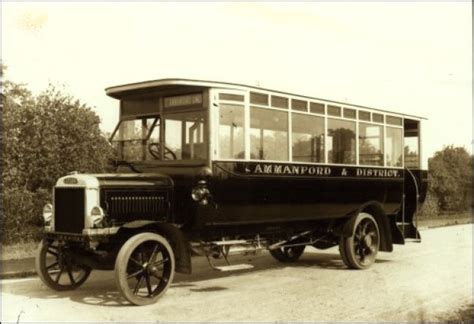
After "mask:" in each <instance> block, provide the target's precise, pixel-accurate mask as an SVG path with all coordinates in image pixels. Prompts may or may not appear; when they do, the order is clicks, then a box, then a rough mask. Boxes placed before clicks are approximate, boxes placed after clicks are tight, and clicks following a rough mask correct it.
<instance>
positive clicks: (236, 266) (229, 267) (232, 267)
mask: <svg viewBox="0 0 474 324" xmlns="http://www.w3.org/2000/svg"><path fill="white" fill-rule="evenodd" d="M213 268H214V269H215V270H218V271H223V272H224V271H237V270H248V269H252V268H253V265H251V264H246V263H241V264H234V265H227V266H214V267H213Z"/></svg>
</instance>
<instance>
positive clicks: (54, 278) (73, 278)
mask: <svg viewBox="0 0 474 324" xmlns="http://www.w3.org/2000/svg"><path fill="white" fill-rule="evenodd" d="M35 267H36V272H37V273H38V276H39V277H40V279H41V281H43V283H44V284H45V285H46V286H48V287H49V288H51V289H54V290H58V291H65V290H74V289H76V288H78V287H79V286H81V285H82V284H83V283H84V282H85V281H86V280H87V278H88V277H89V275H90V273H91V268H89V267H88V266H86V265H82V264H80V263H78V262H76V260H75V259H74V257H73V255H72V253H71V251H70V250H69V248H68V247H67V245H64V244H59V242H58V241H53V240H42V241H41V242H40V244H39V246H38V250H37V253H36V260H35Z"/></svg>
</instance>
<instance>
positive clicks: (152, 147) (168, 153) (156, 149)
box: [148, 143, 177, 160]
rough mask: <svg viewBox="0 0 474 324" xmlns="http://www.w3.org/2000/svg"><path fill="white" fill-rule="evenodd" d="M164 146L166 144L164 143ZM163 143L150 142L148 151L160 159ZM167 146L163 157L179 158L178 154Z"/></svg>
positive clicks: (167, 158)
mask: <svg viewBox="0 0 474 324" xmlns="http://www.w3.org/2000/svg"><path fill="white" fill-rule="evenodd" d="M163 146H164V145H163ZM161 147H162V146H161V144H160V143H150V144H148V152H150V154H151V156H153V157H154V158H155V159H157V160H160V159H161ZM164 148H165V151H164V154H163V158H164V159H165V160H177V158H176V154H174V152H173V151H172V150H171V149H170V148H168V147H166V146H164Z"/></svg>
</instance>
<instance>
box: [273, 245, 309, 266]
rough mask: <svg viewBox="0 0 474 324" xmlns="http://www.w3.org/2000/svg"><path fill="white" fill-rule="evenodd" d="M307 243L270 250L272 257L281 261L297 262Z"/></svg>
mask: <svg viewBox="0 0 474 324" xmlns="http://www.w3.org/2000/svg"><path fill="white" fill-rule="evenodd" d="M305 247H306V245H299V246H291V247H282V248H278V249H275V250H269V251H270V254H271V256H272V257H274V258H275V259H276V260H278V261H280V262H284V263H287V262H295V261H296V260H298V259H299V258H300V256H301V255H302V254H303V252H304V249H305Z"/></svg>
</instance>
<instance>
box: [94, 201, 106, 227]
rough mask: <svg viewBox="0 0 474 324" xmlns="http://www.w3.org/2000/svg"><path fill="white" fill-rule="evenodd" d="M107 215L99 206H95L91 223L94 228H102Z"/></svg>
mask: <svg viewBox="0 0 474 324" xmlns="http://www.w3.org/2000/svg"><path fill="white" fill-rule="evenodd" d="M104 217H105V213H104V210H103V209H102V208H100V207H99V206H94V207H92V209H91V221H92V224H93V225H94V227H101V226H102V221H103V220H104Z"/></svg>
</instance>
